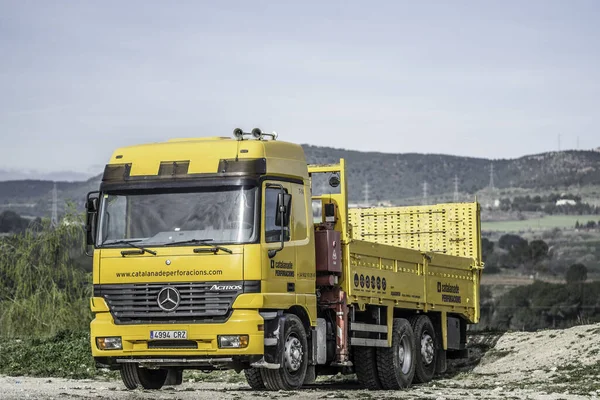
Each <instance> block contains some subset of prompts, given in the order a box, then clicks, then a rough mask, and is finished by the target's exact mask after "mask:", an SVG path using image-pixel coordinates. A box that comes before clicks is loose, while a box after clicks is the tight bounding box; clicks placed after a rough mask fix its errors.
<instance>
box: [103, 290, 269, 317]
mask: <svg viewBox="0 0 600 400" xmlns="http://www.w3.org/2000/svg"><path fill="white" fill-rule="evenodd" d="M238 286H239V287H240V289H238V288H237V287H238ZM165 287H173V288H175V289H177V290H178V291H179V293H180V295H181V301H180V303H179V306H178V307H177V308H176V309H175V310H174V311H170V312H167V311H164V310H163V309H161V308H160V307H159V306H158V301H157V298H158V293H159V292H160V291H161V290H162V289H164V288H165ZM232 287H233V288H232ZM241 293H260V281H223V282H214V281H213V282H189V283H169V284H165V283H142V284H123V285H120V284H117V285H94V296H97V297H103V298H104V299H105V300H106V303H107V304H108V307H109V309H110V312H111V314H112V316H113V319H114V321H115V323H116V324H158V323H161V324H164V323H182V322H183V323H207V322H224V321H226V320H227V319H228V318H229V315H230V314H231V305H232V304H233V302H234V300H235V299H236V298H237V296H238V295H239V294H241Z"/></svg>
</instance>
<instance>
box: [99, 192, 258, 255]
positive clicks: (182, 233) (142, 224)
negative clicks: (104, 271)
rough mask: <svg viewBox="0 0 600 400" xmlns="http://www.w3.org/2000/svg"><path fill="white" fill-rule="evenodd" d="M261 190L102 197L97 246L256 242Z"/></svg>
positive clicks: (151, 193) (106, 194)
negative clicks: (259, 191)
mask: <svg viewBox="0 0 600 400" xmlns="http://www.w3.org/2000/svg"><path fill="white" fill-rule="evenodd" d="M256 193H257V190H256V187H251V186H237V187H210V188H203V189H199V190H198V191H195V192H189V191H188V192H173V191H172V190H170V191H169V192H168V193H167V192H156V191H152V192H146V193H144V192H139V191H138V192H134V193H133V192H132V193H127V192H119V193H114V194H113V193H103V195H102V204H101V210H100V227H99V228H100V229H99V230H98V244H99V245H100V246H109V245H111V243H112V244H114V245H117V244H118V245H120V246H122V245H123V244H124V243H123V241H128V242H129V241H130V242H133V243H135V244H136V245H141V246H154V245H158V246H160V245H167V244H169V243H174V242H184V241H190V242H189V243H182V244H190V245H193V244H194V242H196V243H197V242H198V241H201V240H206V241H207V242H208V243H247V242H251V241H254V240H255V236H256V231H257V229H256V227H255V220H256V217H255V214H256V207H255V204H256Z"/></svg>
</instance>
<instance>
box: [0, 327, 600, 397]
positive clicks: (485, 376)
mask: <svg viewBox="0 0 600 400" xmlns="http://www.w3.org/2000/svg"><path fill="white" fill-rule="evenodd" d="M470 346H471V349H472V357H471V358H470V359H469V360H467V361H461V362H457V363H455V364H453V365H452V366H451V367H450V369H449V373H448V374H447V375H446V376H445V377H444V378H443V379H439V378H438V379H435V380H434V381H433V382H431V383H429V384H426V385H419V386H413V387H412V388H410V389H408V390H405V391H402V393H401V394H400V393H398V392H388V391H366V390H362V389H360V387H359V386H358V384H357V383H356V382H355V381H352V380H343V379H340V378H339V377H334V378H330V377H322V378H319V381H318V382H317V384H315V385H311V386H309V387H307V388H304V389H302V390H300V391H280V392H266V391H252V390H251V389H250V388H249V387H248V386H247V385H246V384H245V382H244V381H243V378H242V376H241V375H236V374H235V373H233V372H227V373H212V374H200V375H199V374H198V373H193V372H192V373H186V375H185V381H184V383H183V384H182V385H180V386H175V387H165V388H163V389H161V390H159V391H147V390H134V391H129V390H126V389H125V388H124V387H123V385H122V383H121V382H120V381H119V380H114V379H107V378H104V379H103V380H101V379H96V380H89V379H87V380H73V379H58V378H31V377H8V376H0V399H24V398H27V399H66V398H69V399H211V400H224V399H246V398H250V399H251V398H256V399H280V398H294V399H369V398H370V399H390V400H391V399H394V398H398V397H402V398H405V399H429V400H433V399H435V400H443V399H448V400H449V399H475V398H477V399H482V398H484V399H557V400H558V399H569V400H570V399H600V324H596V325H582V326H577V327H574V328H571V329H566V330H546V331H540V332H530V333H524V332H513V333H506V334H503V335H476V336H472V337H471V343H470ZM206 376H210V377H211V378H210V379H211V380H213V381H211V382H201V381H197V380H198V379H203V380H204V379H205V378H204V377H206Z"/></svg>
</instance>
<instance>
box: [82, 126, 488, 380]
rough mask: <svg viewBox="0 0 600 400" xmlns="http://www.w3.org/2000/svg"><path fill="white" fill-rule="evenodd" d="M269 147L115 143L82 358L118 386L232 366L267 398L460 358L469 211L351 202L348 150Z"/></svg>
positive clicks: (96, 228) (470, 265)
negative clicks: (313, 157)
mask: <svg viewBox="0 0 600 400" xmlns="http://www.w3.org/2000/svg"><path fill="white" fill-rule="evenodd" d="M276 139H277V135H276V134H275V133H273V134H266V133H263V132H262V131H260V130H259V129H254V130H252V132H251V133H246V132H243V131H242V130H241V129H236V130H235V131H234V137H233V138H227V137H207V138H198V139H174V140H170V141H167V142H164V143H153V144H144V145H139V146H132V147H124V148H120V149H118V150H116V151H115V152H114V154H113V155H112V157H111V158H110V161H109V163H108V164H107V165H106V168H105V170H104V175H103V177H102V182H101V185H100V188H99V191H97V192H91V193H89V194H88V197H87V201H86V210H87V223H86V230H87V243H88V245H90V246H92V248H93V265H94V267H93V297H92V298H91V300H90V303H91V310H92V312H93V313H94V319H93V321H92V322H91V327H90V329H91V347H92V354H93V356H94V358H95V360H96V363H97V365H99V366H103V367H109V368H111V369H115V370H120V373H121V377H122V380H123V383H124V384H125V386H126V387H127V388H129V389H134V388H136V387H138V386H142V387H143V388H146V389H159V388H161V387H162V386H163V385H165V384H169V385H173V384H179V383H181V381H182V373H183V371H184V370H185V369H197V370H205V371H210V370H218V369H235V370H236V371H238V372H241V371H243V372H244V374H245V376H246V379H247V381H248V384H249V385H250V386H251V387H252V388H254V389H261V390H264V389H267V390H290V389H297V388H299V387H301V386H302V385H303V384H308V383H312V382H314V379H315V377H316V376H317V375H326V374H336V373H338V372H342V373H356V375H357V377H358V380H359V381H360V383H361V384H362V385H363V386H364V387H366V388H369V389H400V388H406V387H408V386H410V385H411V384H412V383H420V382H428V381H429V380H431V379H432V377H433V376H434V374H436V373H442V372H443V371H444V370H445V368H446V360H447V359H449V358H457V357H464V356H465V355H466V351H467V350H466V329H467V325H468V324H473V323H477V322H478V320H479V282H480V278H481V271H482V268H483V264H482V262H481V243H480V236H481V235H480V217H479V205H478V204H477V203H453V204H439V205H432V206H418V207H367V208H348V197H347V185H349V184H351V183H350V182H348V181H347V179H346V171H345V163H344V160H340V162H339V163H337V164H333V165H308V166H307V163H306V159H305V156H304V152H303V150H302V147H301V146H299V145H296V144H292V143H286V142H283V141H279V140H276ZM317 183H318V184H317ZM324 188H325V189H324ZM318 189H321V190H320V191H321V193H317V190H318Z"/></svg>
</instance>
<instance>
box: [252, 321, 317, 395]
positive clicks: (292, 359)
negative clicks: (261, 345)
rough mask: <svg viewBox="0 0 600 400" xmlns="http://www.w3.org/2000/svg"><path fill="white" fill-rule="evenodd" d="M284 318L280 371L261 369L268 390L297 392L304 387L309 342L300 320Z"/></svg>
mask: <svg viewBox="0 0 600 400" xmlns="http://www.w3.org/2000/svg"><path fill="white" fill-rule="evenodd" d="M283 318H285V321H284V323H283V326H284V331H283V335H282V336H280V340H283V346H282V347H281V348H282V351H281V352H280V354H278V357H277V358H278V360H279V365H280V367H279V368H278V369H264V368H263V369H261V370H260V371H261V375H262V378H263V381H264V383H265V387H266V388H267V389H268V390H295V389H298V388H300V386H302V383H304V378H305V377H306V368H307V366H308V340H307V338H306V331H305V329H304V325H303V324H302V321H300V318H298V317H297V316H295V315H293V314H286V315H285V316H284V317H283Z"/></svg>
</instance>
